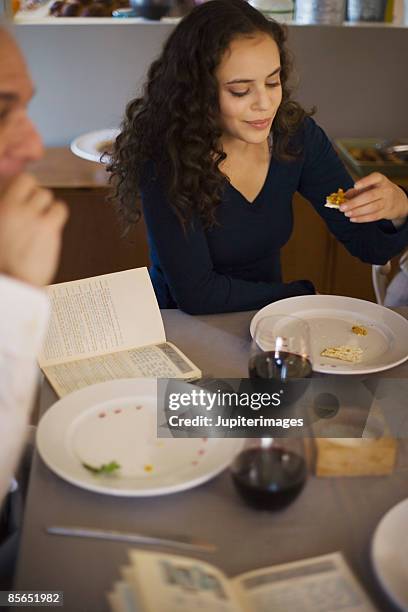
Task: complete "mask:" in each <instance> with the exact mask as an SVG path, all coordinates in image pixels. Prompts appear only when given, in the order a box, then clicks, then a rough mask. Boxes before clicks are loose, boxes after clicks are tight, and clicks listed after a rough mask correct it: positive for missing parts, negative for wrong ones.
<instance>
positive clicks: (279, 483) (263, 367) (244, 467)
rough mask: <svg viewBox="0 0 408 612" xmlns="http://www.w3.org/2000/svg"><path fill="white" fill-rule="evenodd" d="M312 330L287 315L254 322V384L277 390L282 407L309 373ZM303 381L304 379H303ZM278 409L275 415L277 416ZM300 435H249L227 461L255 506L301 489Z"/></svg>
mask: <svg viewBox="0 0 408 612" xmlns="http://www.w3.org/2000/svg"><path fill="white" fill-rule="evenodd" d="M310 355H311V350H310V330H309V325H308V324H307V322H306V321H303V320H302V319H299V318H297V317H292V316H289V315H284V314H282V315H270V316H265V317H262V318H261V319H260V320H259V321H258V322H257V325H256V328H255V333H254V337H253V341H252V344H251V351H250V356H249V364H248V365H249V377H250V379H251V380H252V382H253V386H254V390H255V389H256V390H259V389H260V388H261V389H262V390H265V389H266V388H268V390H269V391H270V392H272V391H274V390H278V391H279V392H280V393H281V396H282V405H281V406H280V407H278V408H277V409H276V411H277V412H278V415H279V416H282V415H280V414H279V411H280V412H282V411H286V412H285V416H287V408H288V407H289V406H291V405H292V404H294V403H295V402H296V401H297V400H298V399H299V398H300V397H301V395H302V394H303V393H304V391H305V390H306V387H307V385H308V382H307V379H309V378H310V377H311V375H312V362H311V357H310ZM302 381H303V382H302ZM278 415H276V416H278ZM304 455H305V453H304V444H303V440H302V439H301V438H296V437H291V438H289V437H288V438H282V437H278V438H266V437H265V438H256V439H251V440H247V442H246V444H245V447H244V450H242V451H241V452H240V453H239V454H238V455H237V457H236V458H235V460H234V461H233V463H232V465H231V473H232V478H233V481H234V484H235V486H236V488H237V490H238V491H239V492H240V493H241V495H242V496H243V497H244V499H245V500H246V501H247V502H248V503H249V504H250V505H252V506H255V507H256V508H263V509H268V510H279V509H281V508H284V507H285V506H287V505H288V504H290V503H291V502H292V501H293V500H294V499H295V498H296V497H297V495H298V494H299V493H300V491H301V490H302V488H303V485H304V483H305V481H306V478H307V463H306V460H305V456H304Z"/></svg>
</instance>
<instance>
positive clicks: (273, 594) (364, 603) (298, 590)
mask: <svg viewBox="0 0 408 612" xmlns="http://www.w3.org/2000/svg"><path fill="white" fill-rule="evenodd" d="M232 582H233V584H234V586H235V589H236V591H237V593H239V596H240V598H241V600H242V602H243V609H244V610H245V611H247V610H253V611H255V610H256V612H275V611H276V612H278V611H279V612H280V611H281V610H302V612H336V611H339V612H340V611H341V612H374V611H375V609H376V608H375V607H374V606H373V604H372V603H371V602H370V600H369V599H368V597H367V595H366V594H365V592H364V591H363V589H362V587H361V586H360V585H359V583H358V582H357V580H356V578H355V577H354V576H353V574H352V573H351V571H350V569H349V567H348V566H347V564H346V562H345V561H344V559H343V557H342V555H341V554H340V553H333V554H330V555H323V556H321V557H315V558H313V559H305V560H303V561H296V562H294V563H286V564H284V565H276V566H273V567H269V568H264V569H261V570H256V571H254V572H248V573H246V574H242V575H241V576H239V577H238V578H235V579H234V580H233V581H232Z"/></svg>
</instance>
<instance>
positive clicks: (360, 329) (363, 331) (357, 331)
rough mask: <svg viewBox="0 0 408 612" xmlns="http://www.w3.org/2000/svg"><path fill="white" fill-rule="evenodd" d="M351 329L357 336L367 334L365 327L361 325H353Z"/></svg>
mask: <svg viewBox="0 0 408 612" xmlns="http://www.w3.org/2000/svg"><path fill="white" fill-rule="evenodd" d="M351 331H352V332H353V334H357V336H366V335H367V334H368V331H367V329H366V328H365V327H363V326H362V325H353V327H352V328H351Z"/></svg>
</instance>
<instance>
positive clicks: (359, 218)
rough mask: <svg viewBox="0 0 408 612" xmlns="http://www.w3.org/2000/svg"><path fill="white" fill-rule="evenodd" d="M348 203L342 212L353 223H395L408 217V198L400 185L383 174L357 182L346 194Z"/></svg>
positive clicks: (370, 176)
mask: <svg viewBox="0 0 408 612" xmlns="http://www.w3.org/2000/svg"><path fill="white" fill-rule="evenodd" d="M345 195H346V197H347V199H348V200H349V201H348V202H347V203H345V204H342V205H341V206H340V210H341V211H343V212H344V214H345V215H346V217H349V219H350V221H352V222H353V223H367V222H369V221H379V220H380V219H389V220H391V221H393V220H394V221H395V220H397V219H401V218H403V217H406V216H407V215H408V198H407V196H406V195H405V193H404V192H403V191H402V189H401V188H400V187H398V185H395V183H393V182H392V181H390V180H389V179H388V178H387V177H386V176H384V175H383V174H379V173H378V172H373V173H372V174H369V175H368V176H365V177H364V178H362V179H360V180H359V181H357V182H356V183H355V185H354V189H349V190H348V191H346V193H345Z"/></svg>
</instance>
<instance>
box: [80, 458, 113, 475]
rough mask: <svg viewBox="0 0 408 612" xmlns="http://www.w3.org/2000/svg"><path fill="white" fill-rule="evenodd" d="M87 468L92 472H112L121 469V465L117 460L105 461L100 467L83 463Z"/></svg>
mask: <svg viewBox="0 0 408 612" xmlns="http://www.w3.org/2000/svg"><path fill="white" fill-rule="evenodd" d="M82 465H83V466H84V468H85V469H87V470H89V471H90V472H92V474H112V473H113V472H116V470H120V465H119V463H118V462H117V461H111V462H110V463H103V464H102V465H100V466H99V467H95V466H94V465H89V463H82Z"/></svg>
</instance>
